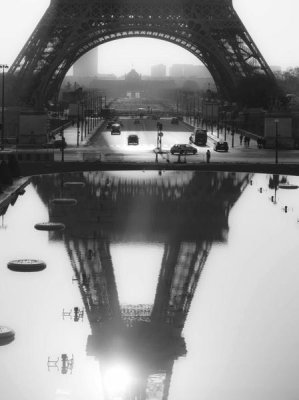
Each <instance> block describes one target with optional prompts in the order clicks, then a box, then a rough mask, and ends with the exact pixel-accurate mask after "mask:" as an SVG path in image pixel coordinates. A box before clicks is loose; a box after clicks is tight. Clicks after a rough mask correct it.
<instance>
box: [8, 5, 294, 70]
mask: <svg viewBox="0 0 299 400" xmlns="http://www.w3.org/2000/svg"><path fill="white" fill-rule="evenodd" d="M2 1H3V0H2ZM149 1H150V0H149ZM3 3H4V1H3ZM49 4H50V0H13V1H5V4H2V5H1V17H2V18H1V23H0V63H6V64H8V65H10V64H11V63H12V62H13V61H14V59H15V58H16V57H17V55H18V53H19V52H20V51H21V49H22V47H23V45H24V44H25V42H26V41H27V39H28V38H29V36H30V34H31V33H32V31H33V30H34V28H35V27H36V25H37V23H38V22H39V20H40V18H41V17H42V15H43V13H44V12H45V10H46V9H47V7H48V5H49ZM233 4H234V7H235V9H236V11H237V13H238V14H239V16H240V18H241V19H242V21H243V23H244V25H245V26H246V28H247V30H248V32H249V33H250V35H251V37H252V38H253V40H254V41H255V43H256V45H257V46H258V48H259V49H260V51H261V53H262V54H263V56H264V57H265V59H266V61H267V62H268V64H270V65H280V66H281V67H282V68H283V69H285V68H287V67H295V66H299V40H298V37H299V24H298V16H299V0H283V1H282V0H250V1H248V0H233ZM116 53H117V54H118V57H117V60H115V62H113V63H111V59H115V54H116ZM111 54H113V58H111ZM160 63H161V64H165V65H166V66H167V67H169V66H170V65H172V64H176V63H184V64H198V63H199V61H198V60H197V59H196V58H195V57H194V56H193V55H192V54H190V53H188V52H187V51H185V50H184V49H182V48H180V47H178V46H175V45H173V44H171V43H167V42H163V41H158V40H154V39H146V40H145V39H140V38H136V39H129V40H127V39H123V40H117V41H114V42H110V43H106V44H104V45H102V46H100V51H99V72H100V73H115V74H116V75H121V74H124V73H126V72H128V71H129V70H130V69H131V68H132V67H134V68H135V69H136V70H137V71H138V72H139V73H142V74H149V72H150V66H151V65H155V64H160Z"/></svg>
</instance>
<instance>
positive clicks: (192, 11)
mask: <svg viewBox="0 0 299 400" xmlns="http://www.w3.org/2000/svg"><path fill="white" fill-rule="evenodd" d="M128 37H150V38H157V39H162V40H166V41H169V42H172V43H175V44H177V45H179V46H181V47H183V48H185V49H186V50H188V51H190V52H191V53H193V54H194V55H195V56H196V57H198V58H199V59H200V60H201V61H202V62H203V63H204V64H205V65H206V66H207V68H208V69H209V71H210V72H211V74H212V76H213V78H214V80H215V83H216V85H217V87H218V89H219V90H220V92H221V93H222V94H223V95H224V97H226V98H228V99H230V98H232V97H233V94H234V91H235V88H236V86H237V84H238V82H239V80H240V79H241V78H242V77H246V76H250V75H251V74H252V73H254V72H256V71H257V70H258V71H259V72H262V73H264V74H266V75H268V76H270V77H273V75H272V73H271V71H270V69H269V67H268V65H267V64H266V62H265V60H264V59H263V57H262V55H261V54H260V52H259V51H258V49H257V47H256V46H255V45H254V42H253V40H252V39H251V38H250V36H249V34H248V32H247V31H246V29H245V27H244V26H243V24H242V22H241V21H240V19H239V17H238V16H237V14H236V12H235V10H234V8H233V6H232V1H231V0H101V1H99V0H52V1H51V4H50V6H49V8H48V9H47V11H46V12H45V14H44V16H43V18H42V19H41V21H40V22H39V24H38V26H37V27H36V29H35V30H34V32H33V33H32V35H31V37H30V38H29V40H28V41H27V43H26V45H25V46H24V48H23V49H22V51H21V52H20V54H19V55H18V57H17V59H16V60H15V62H14V63H13V65H12V67H11V68H10V70H9V74H10V75H11V76H14V77H15V78H16V81H17V83H18V84H17V85H16V87H15V88H16V89H17V91H18V96H19V98H20V100H21V101H22V102H23V103H27V104H30V103H31V104H33V105H35V107H39V106H42V105H43V104H44V103H46V101H47V100H49V99H50V98H51V97H53V96H54V95H55V93H57V91H58V90H59V87H60V85H61V82H62V80H63V78H64V76H65V74H66V72H67V71H68V69H69V68H70V67H71V65H72V64H73V63H74V62H75V61H76V60H77V59H79V58H80V57H81V56H82V55H83V54H84V53H86V52H87V51H89V50H91V49H92V48H93V47H95V46H98V45H100V44H103V43H106V42H108V41H111V40H116V39H121V38H128Z"/></svg>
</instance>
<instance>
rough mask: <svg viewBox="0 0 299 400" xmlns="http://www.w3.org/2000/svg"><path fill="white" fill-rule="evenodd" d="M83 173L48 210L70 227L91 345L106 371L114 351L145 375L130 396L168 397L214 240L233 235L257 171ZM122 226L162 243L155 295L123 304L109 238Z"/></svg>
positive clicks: (67, 236)
mask: <svg viewBox="0 0 299 400" xmlns="http://www.w3.org/2000/svg"><path fill="white" fill-rule="evenodd" d="M182 175H183V174H182ZM76 176H77V177H78V176H79V175H76ZM83 178H84V179H85V183H86V187H85V189H84V191H82V192H81V194H80V193H77V194H76V198H77V200H78V204H77V206H74V207H70V208H64V210H63V212H61V209H58V207H57V206H55V205H51V208H50V216H51V218H50V219H51V220H53V219H57V218H59V219H60V220H61V219H62V222H64V223H65V224H66V227H67V229H66V231H65V233H64V240H65V245H66V247H67V249H68V253H69V256H70V259H71V263H72V267H73V269H74V273H75V277H76V279H77V281H78V286H79V289H80V292H81V295H82V299H83V301H84V304H85V309H86V313H87V315H88V318H89V321H90V324H91V330H92V334H91V335H90V336H89V338H88V344H87V353H88V354H89V355H95V356H97V357H99V359H100V365H101V368H102V371H103V374H104V373H105V369H106V366H107V365H108V364H109V363H110V362H111V360H113V359H114V357H116V356H118V357H123V358H126V359H129V360H131V362H132V363H133V364H134V365H135V366H136V368H137V370H138V373H139V380H138V384H137V385H136V387H134V388H132V391H131V397H127V398H129V399H133V398H134V399H135V398H136V399H145V398H146V393H149V392H151V391H153V392H155V393H156V396H157V393H159V396H160V397H156V398H160V399H167V397H168V391H169V385H170V380H171V375H172V369H173V364H174V362H175V360H176V359H177V358H178V357H180V356H183V355H185V354H186V346H185V341H184V338H183V337H182V330H183V327H184V324H185V320H186V318H187V315H188V311H189V308H190V304H191V302H192V298H193V295H194V293H195V290H196V287H197V284H198V281H199V278H200V276H201V273H202V271H203V267H204V265H205V262H206V259H207V257H208V254H209V251H210V249H211V245H212V243H213V241H214V240H217V241H224V240H226V235H227V231H228V221H227V220H228V214H229V210H230V208H231V207H232V206H233V204H234V203H235V202H236V200H237V199H238V197H239V196H240V194H241V193H242V190H243V189H244V188H245V187H246V185H247V183H248V181H249V176H248V175H245V174H244V175H235V174H232V173H230V174H226V173H211V174H204V175H203V174H196V173H195V174H192V176H191V179H188V180H186V181H184V180H181V181H179V180H178V177H176V178H174V181H173V182H172V181H171V179H169V180H167V179H165V180H164V182H163V181H160V182H159V181H155V180H152V181H150V182H148V184H146V183H145V182H144V181H142V180H140V181H136V180H135V181H132V180H131V181H130V180H120V179H118V178H117V177H113V178H112V177H111V176H109V174H105V173H85V174H82V175H81V179H83ZM189 178H190V177H189ZM38 179H42V182H43V183H46V186H45V189H46V190H47V191H48V193H46V192H45V191H44V185H43V184H39V185H38V186H37V189H38V190H39V191H42V192H43V194H42V195H43V196H45V195H46V197H47V198H48V199H49V197H51V196H53V195H57V193H60V190H61V188H60V186H59V182H58V181H56V186H55V184H54V186H53V184H52V187H51V182H49V181H48V180H50V178H48V177H43V178H38ZM38 179H36V182H37V181H38ZM53 182H55V181H53ZM55 192H56V193H55ZM69 195H71V197H72V196H74V195H75V192H73V193H69ZM170 215H172V216H173V218H174V220H173V221H172V220H170V219H169V218H170ZM138 218H139V219H138ZM132 219H133V220H134V221H136V225H134V226H132V225H131V222H132ZM149 224H150V225H149ZM167 224H168V225H167ZM124 232H127V233H128V236H127V237H128V238H130V239H131V240H133V241H138V240H140V238H141V239H142V241H149V242H152V241H153V240H154V239H155V238H158V240H159V241H160V242H161V241H162V242H164V255H163V258H162V265H161V269H160V274H159V280H158V285H157V289H156V295H155V299H154V302H153V304H143V305H129V306H128V305H127V306H126V307H125V306H124V305H121V304H120V303H119V299H118V291H117V284H116V280H115V276H114V269H113V264H112V259H111V254H110V243H111V242H112V241H113V240H115V239H116V240H117V241H119V240H120V239H122V238H126V236H125V234H124ZM106 395H107V398H109V394H108V393H106Z"/></svg>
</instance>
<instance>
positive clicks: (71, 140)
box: [57, 120, 105, 148]
mask: <svg viewBox="0 0 299 400" xmlns="http://www.w3.org/2000/svg"><path fill="white" fill-rule="evenodd" d="M104 123H105V120H100V121H99V122H98V124H97V125H96V126H95V127H94V128H93V129H90V132H89V134H87V132H88V130H87V129H86V130H85V129H84V128H83V131H81V124H80V127H79V130H78V128H77V125H76V124H74V125H71V126H69V127H67V128H65V129H64V138H65V141H66V144H67V148H68V147H80V146H86V145H88V142H89V140H90V139H91V138H92V136H93V135H94V134H95V133H96V131H97V130H98V129H100V128H101V126H102V125H103V124H104ZM78 132H79V135H78ZM57 137H59V136H57Z"/></svg>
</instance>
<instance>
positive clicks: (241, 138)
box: [240, 135, 243, 145]
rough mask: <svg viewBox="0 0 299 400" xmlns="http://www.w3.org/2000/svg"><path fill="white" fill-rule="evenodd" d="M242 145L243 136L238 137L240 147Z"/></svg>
mask: <svg viewBox="0 0 299 400" xmlns="http://www.w3.org/2000/svg"><path fill="white" fill-rule="evenodd" d="M242 143H243V135H240V145H242Z"/></svg>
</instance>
